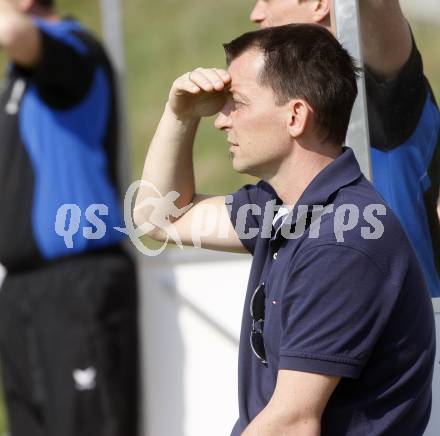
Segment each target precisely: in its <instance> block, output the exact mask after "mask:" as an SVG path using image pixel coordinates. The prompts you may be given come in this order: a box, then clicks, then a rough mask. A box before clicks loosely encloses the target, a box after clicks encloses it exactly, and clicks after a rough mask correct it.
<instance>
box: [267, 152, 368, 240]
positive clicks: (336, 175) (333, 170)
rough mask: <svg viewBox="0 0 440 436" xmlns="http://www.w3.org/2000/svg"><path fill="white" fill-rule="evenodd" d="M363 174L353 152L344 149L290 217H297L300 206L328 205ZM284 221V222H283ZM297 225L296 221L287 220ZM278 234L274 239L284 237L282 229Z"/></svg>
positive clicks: (313, 184) (307, 189) (297, 204)
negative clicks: (329, 201)
mask: <svg viewBox="0 0 440 436" xmlns="http://www.w3.org/2000/svg"><path fill="white" fill-rule="evenodd" d="M361 175H362V172H361V169H360V167H359V164H358V162H357V160H356V157H355V155H354V153H353V150H352V149H351V148H348V147H343V149H342V153H341V154H340V155H339V156H338V157H337V158H336V159H335V160H334V161H333V162H332V163H330V164H329V165H327V166H326V167H325V168H324V169H323V170H322V171H321V172H320V173H319V174H318V175H317V176H316V177H315V178H314V179H313V180H312V181H311V182H310V184H309V185H308V186H307V188H306V189H305V190H304V192H303V193H302V195H301V197H300V198H299V200H298V201H297V203H296V204H295V207H294V208H293V209H292V211H291V212H290V213H289V215H290V216H297V213H298V207H299V205H302V206H308V207H309V208H311V207H313V206H314V205H322V206H324V205H326V204H327V203H328V200H329V198H330V197H331V196H332V195H333V194H334V193H335V192H337V191H339V190H340V189H341V188H343V187H344V186H347V185H349V184H350V183H353V182H354V181H355V180H357V179H358V178H359V177H361ZM283 221H284V220H283ZM285 221H288V222H290V223H292V225H293V226H294V225H295V220H290V219H289V220H285ZM277 227H278V228H277V229H276V233H275V235H274V237H273V238H272V239H278V238H279V237H282V232H281V231H280V228H281V227H282V225H279V226H277Z"/></svg>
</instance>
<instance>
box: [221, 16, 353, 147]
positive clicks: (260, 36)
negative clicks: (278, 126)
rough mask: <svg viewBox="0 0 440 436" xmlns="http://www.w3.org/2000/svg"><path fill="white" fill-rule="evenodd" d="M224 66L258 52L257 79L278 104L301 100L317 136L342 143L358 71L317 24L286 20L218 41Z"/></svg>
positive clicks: (342, 50) (344, 52) (342, 49)
mask: <svg viewBox="0 0 440 436" xmlns="http://www.w3.org/2000/svg"><path fill="white" fill-rule="evenodd" d="M223 46H224V48H225V52H226V59H227V63H228V65H229V64H230V63H231V62H232V61H233V60H234V59H235V58H237V57H238V56H240V55H241V54H242V53H243V52H245V51H248V50H250V49H253V48H255V49H258V50H261V51H262V52H263V55H264V59H265V62H264V66H263V68H262V70H261V72H260V76H259V83H260V84H261V85H263V86H264V85H267V86H270V87H271V88H272V89H273V91H274V93H275V96H276V100H277V101H276V103H277V104H279V105H282V104H285V103H287V102H288V101H289V100H290V99H292V98H303V99H304V100H306V101H307V103H308V104H309V105H310V106H311V108H312V109H313V111H314V118H315V122H316V126H317V128H318V131H319V132H320V134H321V135H322V139H323V140H324V141H326V142H330V143H333V144H337V145H339V144H342V143H343V142H344V140H345V137H346V135H347V129H348V124H349V121H350V115H351V111H352V108H353V104H354V101H355V99H356V96H357V84H356V78H357V75H358V74H359V72H360V69H359V68H358V67H356V64H355V61H354V59H353V58H352V57H351V56H350V55H349V54H348V52H347V51H346V50H345V49H344V48H343V47H342V46H341V44H340V43H339V42H338V41H337V40H336V38H335V37H334V36H333V34H332V33H331V32H330V31H328V30H327V29H325V28H324V27H323V26H319V25H316V24H288V25H285V26H278V27H270V28H266V29H261V30H256V31H253V32H247V33H245V34H244V35H242V36H240V37H238V38H236V39H234V40H233V41H231V42H230V43H228V44H223Z"/></svg>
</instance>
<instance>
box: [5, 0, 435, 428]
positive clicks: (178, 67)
mask: <svg viewBox="0 0 440 436" xmlns="http://www.w3.org/2000/svg"><path fill="white" fill-rule="evenodd" d="M122 3H123V4H124V19H125V43H126V56H127V79H128V80H127V91H128V92H127V95H128V119H129V129H130V137H131V141H132V159H133V177H134V178H139V177H140V175H141V170H142V165H143V161H144V157H145V152H146V149H147V147H148V143H149V142H150V140H151V138H152V136H153V133H154V130H155V127H156V125H157V123H158V121H159V118H160V115H161V113H162V109H163V106H164V104H165V101H166V98H167V95H168V90H169V87H170V85H171V83H172V82H173V80H174V79H175V78H176V77H177V76H178V75H180V74H182V73H184V72H185V71H189V70H191V69H193V68H195V67H197V66H220V67H222V66H224V55H223V49H222V46H221V43H222V42H227V41H229V40H231V39H232V38H234V37H235V36H237V35H239V34H240V33H242V32H244V31H246V30H249V29H251V28H253V26H252V25H251V24H250V23H249V22H248V15H249V11H250V10H251V7H252V5H253V0H242V1H239V2H237V1H236V0H203V1H202V0H187V1H185V2H183V1H178V0H162V1H156V2H147V1H146V0H123V2H122ZM58 4H59V6H60V11H61V12H62V13H63V14H64V13H67V12H70V13H72V14H73V15H75V16H77V17H78V18H79V19H80V20H81V21H82V22H83V23H84V24H85V25H86V26H88V27H89V28H91V29H92V30H94V31H95V33H97V34H98V35H99V34H100V15H99V12H100V11H99V1H97V0H95V1H90V0H75V1H72V0H70V1H69V0H58ZM413 31H414V34H415V37H416V40H417V42H418V45H419V48H420V50H421V52H422V54H423V58H424V63H425V71H426V75H427V76H428V78H429V79H430V80H431V84H432V86H433V89H434V92H435V94H436V95H437V99H438V100H440V57H438V56H437V52H438V47H439V46H440V28H439V27H435V26H432V25H426V24H413ZM4 63H5V58H4V55H1V56H0V64H1V65H4ZM212 124H213V119H207V120H204V121H203V123H202V125H201V129H200V131H199V134H198V136H197V142H196V146H195V165H196V177H197V182H198V187H199V189H200V190H201V191H203V192H209V193H226V192H231V191H233V190H235V189H236V188H237V187H239V186H240V185H242V184H243V183H245V182H246V181H248V180H250V179H249V178H248V177H246V176H242V175H238V174H236V173H234V172H233V171H232V169H231V166H230V162H229V160H228V155H227V146H226V144H225V139H224V136H223V134H221V133H218V132H216V131H215V130H214V128H213V127H212ZM5 428H6V422H5V415H4V409H3V408H2V407H1V406H0V435H1V434H2V433H3V432H4V431H5ZM30 436H31V435H30Z"/></svg>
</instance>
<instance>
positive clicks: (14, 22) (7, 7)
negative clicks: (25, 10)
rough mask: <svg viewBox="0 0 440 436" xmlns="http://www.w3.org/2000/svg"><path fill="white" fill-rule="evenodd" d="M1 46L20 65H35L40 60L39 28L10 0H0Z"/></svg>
mask: <svg viewBox="0 0 440 436" xmlns="http://www.w3.org/2000/svg"><path fill="white" fill-rule="evenodd" d="M0 46H1V47H2V48H3V49H4V50H5V51H6V52H7V54H8V56H9V57H10V58H11V59H12V60H13V61H14V62H15V63H17V64H18V65H20V66H23V67H33V66H35V65H37V64H38V62H39V60H40V56H41V35H40V32H39V30H38V28H37V27H36V26H35V25H34V23H33V21H32V20H31V18H29V17H28V16H26V15H24V14H22V13H20V12H19V11H18V10H17V9H16V8H15V7H14V5H13V4H12V3H11V2H10V1H8V0H0Z"/></svg>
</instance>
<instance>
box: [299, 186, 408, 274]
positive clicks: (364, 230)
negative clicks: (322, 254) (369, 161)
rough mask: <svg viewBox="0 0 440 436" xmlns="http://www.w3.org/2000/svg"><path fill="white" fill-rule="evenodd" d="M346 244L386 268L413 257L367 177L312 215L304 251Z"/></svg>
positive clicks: (304, 242)
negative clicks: (397, 261) (398, 260)
mask: <svg viewBox="0 0 440 436" xmlns="http://www.w3.org/2000/svg"><path fill="white" fill-rule="evenodd" d="M318 247H320V249H321V250H322V247H326V248H327V250H328V251H333V250H336V251H338V248H340V247H344V249H345V251H347V252H350V251H351V252H353V253H354V252H356V253H359V254H360V255H361V257H363V258H364V259H365V260H366V261H367V260H370V261H371V262H373V263H374V264H375V265H376V266H377V267H378V268H379V269H380V270H382V271H387V270H389V268H390V265H391V264H395V263H396V260H397V258H398V257H399V256H400V257H401V258H403V257H406V258H407V259H409V258H411V257H412V256H413V253H412V248H411V246H410V243H409V241H408V239H407V237H406V235H405V232H404V230H403V228H402V226H401V224H400V222H399V220H398V219H397V217H396V216H395V214H394V213H393V211H392V210H391V209H390V207H389V206H388V204H387V203H386V202H385V201H384V199H383V198H382V197H381V196H380V194H379V193H378V192H377V191H376V190H375V188H374V187H373V186H372V185H371V184H370V182H368V181H367V180H366V179H365V178H364V177H362V178H360V179H359V180H358V181H357V182H356V183H353V184H350V185H348V186H345V187H343V188H341V189H340V190H339V191H338V192H337V194H336V195H335V197H334V198H333V199H332V201H331V202H330V203H329V204H327V205H325V207H323V208H319V209H316V213H315V216H314V215H313V213H312V215H311V224H310V228H309V230H308V232H307V234H306V236H305V238H304V240H303V242H302V244H301V251H304V250H313V249H316V248H318Z"/></svg>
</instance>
